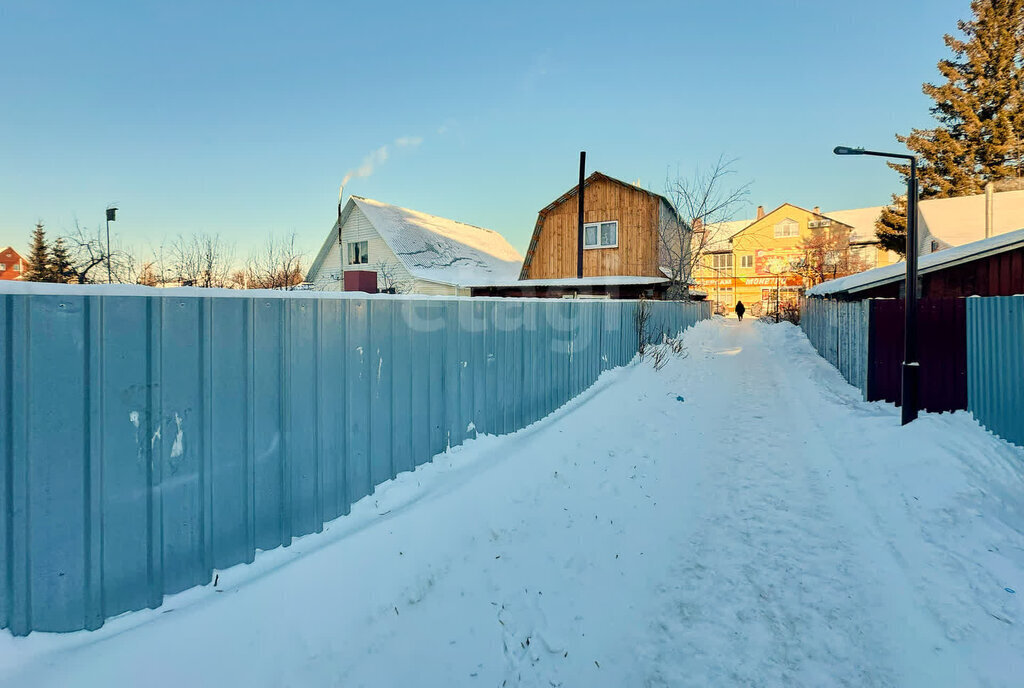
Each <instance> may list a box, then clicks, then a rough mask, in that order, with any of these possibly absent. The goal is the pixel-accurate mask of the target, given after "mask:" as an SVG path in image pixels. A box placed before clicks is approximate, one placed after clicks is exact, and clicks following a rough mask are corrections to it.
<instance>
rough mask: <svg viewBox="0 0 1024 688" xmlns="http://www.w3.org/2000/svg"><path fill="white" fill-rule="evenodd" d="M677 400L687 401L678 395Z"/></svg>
mask: <svg viewBox="0 0 1024 688" xmlns="http://www.w3.org/2000/svg"><path fill="white" fill-rule="evenodd" d="M676 401H686V400H685V399H683V398H682V397H676Z"/></svg>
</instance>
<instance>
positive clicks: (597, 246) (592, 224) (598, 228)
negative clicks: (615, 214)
mask: <svg viewBox="0 0 1024 688" xmlns="http://www.w3.org/2000/svg"><path fill="white" fill-rule="evenodd" d="M601 225H615V243H614V244H602V243H601ZM588 227H594V228H595V231H596V232H597V234H596V236H597V243H596V244H593V245H588V244H587V228H588ZM618 247H619V221H618V220H601V221H600V222H585V223H584V224H583V250H584V251H589V250H591V249H600V248H618Z"/></svg>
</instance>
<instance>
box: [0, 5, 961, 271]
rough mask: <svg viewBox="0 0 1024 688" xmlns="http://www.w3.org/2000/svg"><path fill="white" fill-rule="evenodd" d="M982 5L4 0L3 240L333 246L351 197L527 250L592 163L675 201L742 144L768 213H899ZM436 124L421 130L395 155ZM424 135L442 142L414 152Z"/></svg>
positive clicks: (0, 108)
mask: <svg viewBox="0 0 1024 688" xmlns="http://www.w3.org/2000/svg"><path fill="white" fill-rule="evenodd" d="M969 11H970V10H969V2H968V0H929V1H927V2H926V1H922V0H913V1H910V2H902V3H893V2H891V1H884V2H883V1H882V0H863V1H862V2H859V3H853V4H850V3H832V2H666V3H624V2H617V3H611V2H607V3H606V2H589V3H578V2H577V3H535V4H533V3H488V2H472V3H468V2H467V3H461V2H459V3H456V2H432V3H393V2H373V3H348V2H288V3H284V2H248V3H229V2H216V3H212V2H191V1H189V0H184V1H182V2H173V3H169V2H161V3H148V2H103V1H99V0H96V1H93V2H88V3H83V2H71V1H65V2H50V1H47V0H7V1H5V2H3V4H0V246H2V245H5V244H7V243H10V244H12V245H14V246H15V248H18V249H19V250H23V249H25V248H26V246H27V243H28V237H29V233H30V231H31V229H32V227H33V225H34V224H35V222H36V221H37V220H40V219H41V220H43V221H44V222H45V223H46V226H47V228H48V229H49V230H50V231H51V232H54V233H62V232H66V231H68V230H70V229H71V228H72V227H73V226H74V222H75V219H76V218H77V220H78V221H79V222H81V223H82V224H84V225H87V226H90V227H95V226H97V225H99V224H100V223H102V221H103V210H104V208H105V207H106V205H107V204H108V203H110V202H116V203H117V204H118V205H119V207H120V208H121V211H120V213H119V216H118V221H117V222H116V223H115V224H114V225H112V226H111V229H112V231H115V230H116V233H117V235H119V236H120V237H121V239H122V240H123V241H126V242H128V243H130V244H132V245H134V246H136V247H138V248H140V249H146V248H147V247H149V246H151V245H156V244H158V243H159V242H160V240H161V238H162V237H164V236H167V237H172V236H174V235H176V234H178V233H182V234H190V233H192V232H195V231H206V232H211V233H219V234H220V235H221V236H222V237H224V238H226V239H228V240H230V241H232V242H235V243H236V244H237V245H238V250H239V253H240V254H243V255H244V254H245V253H246V252H247V251H248V250H249V249H250V248H251V247H252V246H254V245H256V244H258V243H260V242H262V240H263V239H264V238H265V237H266V235H267V234H268V233H269V232H279V233H282V232H291V231H294V232H296V234H297V236H298V238H299V241H300V244H301V246H302V247H303V248H304V249H305V250H307V251H309V259H310V260H311V259H312V257H313V254H314V253H315V251H316V249H317V248H318V247H319V245H320V243H321V242H322V241H323V239H324V236H325V235H326V233H327V232H328V230H329V229H330V227H331V224H332V222H333V220H334V217H335V213H336V210H335V207H336V202H337V193H338V185H339V184H340V183H341V180H342V178H343V177H344V176H345V174H346V172H348V171H350V170H353V169H356V168H358V167H359V166H360V164H361V163H362V162H363V161H364V159H366V157H367V156H368V155H370V154H371V153H372V152H373V151H375V150H378V149H379V148H380V147H381V146H385V145H387V146H389V149H388V155H387V159H386V160H384V161H383V162H380V163H379V164H377V165H376V166H375V169H374V171H373V173H372V174H370V175H369V176H365V177H360V178H356V179H354V180H352V181H351V182H350V183H349V184H348V185H347V187H346V195H347V193H349V192H350V193H353V194H357V195H361V196H369V197H371V198H376V199H379V200H381V201H385V202H388V203H395V204H398V205H403V206H407V207H411V208H415V209H417V210H422V211H425V212H430V213H434V214H436V215H442V216H445V217H450V218H453V219H457V220H461V221H463V222H470V223H473V224H477V225H481V226H485V227H490V228H492V229H496V230H498V231H500V232H502V233H503V234H505V236H506V237H507V238H508V239H509V241H511V243H512V244H513V245H514V246H515V247H516V248H517V249H519V250H520V251H523V250H524V249H525V246H526V243H527V241H528V240H529V234H530V232H531V231H532V228H533V224H534V222H535V220H536V214H537V211H538V210H539V209H540V208H542V207H543V206H545V205H546V204H547V203H549V202H550V201H551V200H553V199H554V198H556V197H557V196H559V195H560V194H562V193H563V192H564V191H566V190H567V189H569V188H570V187H571V186H573V184H575V180H576V175H577V164H578V155H579V151H580V150H586V151H587V156H588V168H589V170H591V171H593V170H600V171H602V172H605V173H606V174H609V175H612V176H615V177H619V178H621V179H624V180H627V181H635V180H637V179H639V180H640V182H641V184H642V185H644V186H646V187H648V188H651V189H653V190H656V191H661V190H662V189H663V188H664V184H665V178H666V174H675V171H676V170H677V169H678V170H680V171H681V172H682V173H684V174H688V173H690V172H692V171H693V169H694V168H695V167H697V166H706V165H709V164H711V163H713V162H714V161H715V160H717V159H718V157H719V156H722V155H724V156H725V157H727V158H736V163H735V166H734V167H735V170H736V175H735V180H736V182H737V183H741V182H745V181H749V182H750V183H751V194H750V202H751V204H750V207H749V208H747V209H746V213H748V214H749V213H752V212H753V208H754V207H755V206H756V205H758V204H761V205H764V206H766V208H769V209H770V208H772V207H774V206H776V205H778V204H779V203H782V202H784V201H789V202H792V203H796V204H798V205H803V206H806V207H811V206H814V205H819V206H821V207H822V208H826V209H828V208H833V209H834V208H849V207H860V206H866V205H880V204H882V203H885V202H887V201H888V200H889V195H890V194H891V193H893V192H895V191H898V190H899V187H900V181H899V178H898V177H897V175H896V174H895V173H894V172H892V171H890V170H888V169H887V168H886V167H885V165H884V164H883V163H882V161H879V160H872V159H863V158H836V157H834V156H833V155H832V154H831V150H832V147H833V146H835V145H837V144H849V145H866V146H873V147H883V148H885V147H888V148H892V149H894V150H900V146H899V144H897V143H896V142H895V140H894V138H893V135H894V134H895V133H897V132H900V133H905V132H907V131H909V129H910V128H911V127H927V126H931V121H932V120H931V118H930V115H929V113H928V107H929V104H930V103H929V101H928V99H927V98H926V97H925V96H924V95H922V93H921V84H922V82H924V81H928V80H931V81H934V80H936V79H937V78H938V72H937V70H936V68H935V64H936V62H937V61H938V60H939V59H941V58H943V57H945V56H946V55H947V51H946V49H945V46H944V45H943V43H942V35H943V33H947V32H953V31H955V28H956V20H957V19H959V18H965V17H966V16H968V14H969ZM398 139H413V141H412V143H413V144H416V145H409V143H408V142H406V143H407V145H404V146H400V145H395V143H394V142H395V141H396V140H398ZM416 140H419V142H418V143H416Z"/></svg>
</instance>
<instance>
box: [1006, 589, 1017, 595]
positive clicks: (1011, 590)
mask: <svg viewBox="0 0 1024 688" xmlns="http://www.w3.org/2000/svg"><path fill="white" fill-rule="evenodd" d="M1003 590H1005V591H1006V592H1008V593H1010V594H1011V595H1012V594H1013V593H1015V592H1017V591H1016V590H1014V589H1013V588H1003Z"/></svg>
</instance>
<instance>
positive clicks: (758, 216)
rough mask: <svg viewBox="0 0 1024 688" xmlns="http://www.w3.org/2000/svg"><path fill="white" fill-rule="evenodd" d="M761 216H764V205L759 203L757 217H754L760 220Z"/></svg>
mask: <svg viewBox="0 0 1024 688" xmlns="http://www.w3.org/2000/svg"><path fill="white" fill-rule="evenodd" d="M762 217H764V206H763V205H759V206H757V218H756V219H758V220H760V219H761V218H762Z"/></svg>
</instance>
